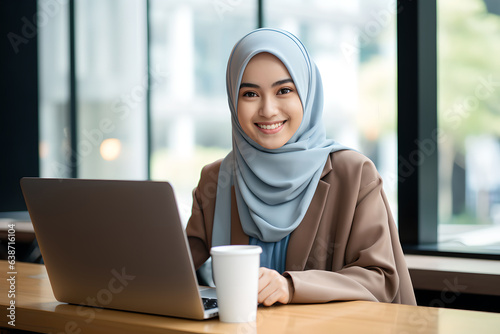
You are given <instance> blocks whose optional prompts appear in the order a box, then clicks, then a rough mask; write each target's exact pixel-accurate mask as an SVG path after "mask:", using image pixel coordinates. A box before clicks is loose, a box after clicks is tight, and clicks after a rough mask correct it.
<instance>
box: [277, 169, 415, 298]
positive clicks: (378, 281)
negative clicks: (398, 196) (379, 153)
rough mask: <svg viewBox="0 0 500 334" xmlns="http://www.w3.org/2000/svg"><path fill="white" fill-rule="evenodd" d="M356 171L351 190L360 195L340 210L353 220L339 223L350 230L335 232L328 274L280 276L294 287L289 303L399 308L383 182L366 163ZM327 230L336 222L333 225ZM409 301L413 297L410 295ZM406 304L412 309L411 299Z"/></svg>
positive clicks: (308, 272)
mask: <svg viewBox="0 0 500 334" xmlns="http://www.w3.org/2000/svg"><path fill="white" fill-rule="evenodd" d="M359 170H360V177H359V178H358V180H359V181H357V182H358V184H356V183H354V184H352V186H355V187H358V189H359V191H358V192H357V199H356V200H355V201H351V202H354V204H353V205H354V207H349V206H347V207H344V208H342V209H339V210H343V211H345V210H347V211H350V212H352V214H349V215H348V219H345V220H344V221H342V222H341V224H344V225H349V224H350V226H347V227H346V226H344V228H338V229H336V231H341V232H337V235H336V236H335V237H334V240H335V244H334V245H333V250H330V251H331V252H332V253H335V252H336V253H337V254H336V256H335V254H334V256H333V257H332V263H331V268H332V269H331V270H325V269H323V268H319V269H318V268H311V269H309V270H305V271H288V272H285V274H284V275H285V276H289V277H290V278H291V279H292V281H293V287H294V293H293V296H292V298H291V300H290V302H292V303H319V302H329V301H340V300H368V301H381V302H402V301H401V300H400V297H399V296H400V279H399V275H398V268H397V264H396V260H395V254H394V252H395V251H396V252H401V249H400V245H399V244H398V245H393V241H394V240H395V239H394V238H392V236H391V233H394V231H395V229H393V228H391V226H390V224H394V221H393V219H392V215H391V212H390V210H389V207H388V205H387V203H386V200H385V195H384V192H383V187H382V179H381V177H380V175H379V174H378V172H377V170H376V168H375V166H374V165H373V163H372V162H371V161H368V162H366V161H365V162H364V163H363V164H362V166H361V167H360V169H359ZM333 205H335V204H333ZM332 220H335V219H334V218H332ZM331 224H338V222H337V223H336V222H334V221H332V222H331ZM395 246H396V247H395ZM398 246H399V248H398ZM310 256H311V255H310ZM403 267H404V268H399V269H400V270H407V268H406V266H404V265H403ZM410 287H411V283H410ZM405 289H406V287H405ZM410 295H413V292H412V291H411V293H410ZM413 298H414V297H413ZM407 303H408V304H415V302H414V299H413V301H412V300H408V301H407Z"/></svg>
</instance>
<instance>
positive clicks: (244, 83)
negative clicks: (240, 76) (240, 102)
mask: <svg viewBox="0 0 500 334" xmlns="http://www.w3.org/2000/svg"><path fill="white" fill-rule="evenodd" d="M289 82H291V83H293V80H292V79H291V78H286V79H283V80H278V81H276V82H275V83H273V84H272V85H271V87H275V86H279V85H283V84H285V83H289ZM244 87H250V88H260V86H259V85H256V84H253V83H249V82H242V83H241V85H240V89H242V88H244Z"/></svg>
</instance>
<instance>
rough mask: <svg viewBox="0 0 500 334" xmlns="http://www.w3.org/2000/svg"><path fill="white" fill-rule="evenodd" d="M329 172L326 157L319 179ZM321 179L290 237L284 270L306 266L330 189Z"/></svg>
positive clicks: (301, 268)
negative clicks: (302, 216)
mask: <svg viewBox="0 0 500 334" xmlns="http://www.w3.org/2000/svg"><path fill="white" fill-rule="evenodd" d="M331 170H332V162H331V159H330V156H328V159H327V161H326V163H325V167H324V168H323V173H322V174H321V179H323V177H324V176H325V175H326V174H328V173H329V172H330V171H331ZM321 179H320V181H319V183H318V186H317V188H316V192H315V193H314V196H313V199H312V201H311V204H309V208H308V209H307V212H306V215H305V216H304V219H302V222H301V223H300V225H299V226H298V227H297V228H296V229H295V231H293V232H292V234H291V235H290V240H289V242H288V250H287V255H286V264H285V267H286V270H290V271H296V270H304V268H305V266H306V262H307V259H308V257H309V254H310V253H311V248H312V245H313V242H314V239H315V237H316V233H317V231H318V227H319V223H320V221H321V217H322V215H323V211H324V207H325V204H326V198H327V196H328V191H329V189H330V184H328V183H326V182H324V181H322V180H321Z"/></svg>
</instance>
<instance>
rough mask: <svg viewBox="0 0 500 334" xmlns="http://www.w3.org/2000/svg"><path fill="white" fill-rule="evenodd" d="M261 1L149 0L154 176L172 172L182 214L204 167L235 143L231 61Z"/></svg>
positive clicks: (184, 215)
mask: <svg viewBox="0 0 500 334" xmlns="http://www.w3.org/2000/svg"><path fill="white" fill-rule="evenodd" d="M255 5H256V1H227V2H226V1H221V2H217V1H215V2H214V1H203V0H189V1H166V0H151V2H150V13H149V14H150V26H151V42H150V43H151V47H150V52H151V112H152V119H153V122H152V123H153V129H152V131H153V132H152V135H153V137H152V138H153V139H152V157H151V169H152V171H151V177H152V179H155V180H168V181H170V182H171V183H172V184H173V187H174V189H175V192H176V194H177V197H178V204H179V206H180V208H181V215H182V218H183V219H187V218H188V217H189V215H190V212H191V203H192V198H191V197H192V191H193V189H194V188H195V187H196V185H197V183H198V180H199V177H200V171H201V168H202V167H203V166H204V165H206V164H208V163H211V162H213V161H215V160H217V159H219V158H223V157H224V156H225V155H226V154H227V153H228V152H229V151H230V150H231V119H230V114H229V109H228V105H227V98H226V86H225V74H226V63H227V59H228V57H229V53H230V52H231V49H232V47H233V45H234V43H236V41H237V40H238V39H239V38H241V37H242V36H243V35H244V34H246V33H247V32H249V31H250V30H252V29H254V28H255V27H256V24H257V19H256V13H257V9H256V7H255Z"/></svg>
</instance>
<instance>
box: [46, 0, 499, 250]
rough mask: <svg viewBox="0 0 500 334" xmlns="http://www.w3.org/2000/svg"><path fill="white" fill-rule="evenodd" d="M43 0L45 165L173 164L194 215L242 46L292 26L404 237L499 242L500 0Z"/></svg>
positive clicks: (81, 173)
mask: <svg viewBox="0 0 500 334" xmlns="http://www.w3.org/2000/svg"><path fill="white" fill-rule="evenodd" d="M38 4H39V8H40V10H41V11H46V12H48V13H49V14H51V15H49V16H50V17H51V19H50V20H48V21H46V22H45V23H44V24H43V26H40V27H39V38H40V43H39V44H40V45H39V50H40V93H41V94H40V119H41V120H40V131H41V138H40V158H41V175H42V176H55V177H71V176H76V177H82V178H83V177H84V178H121V179H145V178H151V179H153V180H168V181H171V182H172V184H173V185H174V189H175V191H176V193H177V195H178V200H179V204H180V207H181V214H182V218H183V220H184V221H186V220H187V218H188V217H189V214H190V208H191V192H192V189H193V188H194V187H195V186H196V184H197V182H198V179H199V175H200V170H201V168H202V166H204V165H206V164H207V163H210V162H213V161H215V160H217V159H219V158H223V157H224V156H225V155H226V154H227V153H228V152H229V151H230V150H231V122H230V117H229V111H228V106H227V98H226V92H225V70H226V62H227V59H228V57H229V53H230V51H231V48H232V46H233V45H234V43H235V42H236V41H237V40H238V39H239V38H240V37H241V36H243V35H244V34H245V33H247V32H248V31H250V30H252V29H254V28H256V27H258V26H268V27H276V28H283V29H286V30H289V31H291V32H292V33H294V34H296V35H297V36H298V37H299V38H300V39H301V40H302V41H303V42H304V43H305V44H306V46H307V48H308V50H309V51H310V52H311V55H312V57H313V59H314V60H315V62H316V63H317V65H318V67H319V69H320V72H321V74H322V78H323V84H324V92H325V109H324V115H323V116H324V120H325V125H326V129H327V135H328V137H330V138H333V139H335V140H337V141H339V142H341V143H343V144H345V145H348V146H350V147H352V148H354V149H357V150H359V151H361V152H362V153H364V154H366V155H367V156H369V157H370V158H371V159H372V160H373V161H374V162H375V164H376V165H377V168H378V169H379V171H380V173H381V175H382V177H383V179H384V187H385V191H386V193H387V195H388V198H389V201H390V204H391V208H392V210H393V213H394V216H395V217H396V218H397V217H399V222H398V224H399V227H400V233H401V236H402V238H401V239H402V241H403V243H404V244H408V245H410V246H415V247H416V248H420V249H426V247H427V249H431V248H432V249H433V250H438V251H443V250H444V251H457V249H458V248H460V250H459V251H460V252H482V253H484V250H487V252H490V253H493V254H498V253H499V252H500V249H499V248H500V247H499V244H500V242H499V240H498V239H496V236H497V235H500V232H498V228H499V227H498V226H499V219H500V176H499V175H500V174H499V173H498V172H496V169H498V168H497V167H496V166H497V165H498V164H499V163H500V141H499V136H500V134H499V130H498V129H500V124H499V123H500V116H499V115H500V110H498V105H500V104H499V103H498V102H500V101H499V97H498V96H500V95H499V94H497V93H498V92H497V89H498V86H499V82H500V77H497V76H496V73H499V71H498V70H499V68H498V67H499V65H498V62H497V61H495V55H497V54H498V53H499V52H498V51H500V50H499V48H500V47H499V45H500V43H499V42H500V41H499V40H498V39H499V37H498V36H500V34H499V30H500V23H499V22H500V21H499V18H498V14H499V13H500V10H499V8H498V7H499V6H498V5H497V4H496V2H495V1H491V0H466V1H462V2H460V4H457V3H455V2H453V1H451V0H436V1H418V2H416V1H411V0H408V1H404V0H401V1H398V2H394V1H390V0H358V1H347V2H338V1H337V2H332V1H319V0H318V1H311V2H308V3H307V4H304V3H303V2H301V1H298V0H291V1H289V2H287V5H286V6H283V5H282V3H281V2H278V1H276V0H267V1H264V0H261V1H224V0H222V1H211V2H210V1H209V2H207V1H202V0H186V1H173V0H138V1H133V2H128V1H123V0H122V1H120V0H100V1H98V0H86V1H70V2H69V4H68V3H66V2H64V3H61V4H59V3H58V8H55V7H54V3H53V2H52V1H49V0H40V1H39V2H38ZM48 9H50V10H48ZM71 50H74V52H71ZM71 77H74V80H70V78H71ZM68 82H71V85H70V86H69V87H68ZM396 105H397V107H396ZM397 110H398V112H397ZM396 126H397V127H398V130H397V131H396ZM75 134H76V137H75V138H73V137H72V135H75ZM438 134H439V135H438ZM427 140H431V141H433V142H432V145H433V146H432V145H431V146H432V147H430V148H429V150H426V149H427V148H428V147H427V146H425V144H426V143H427ZM438 152H439V154H438ZM75 171H76V174H75ZM438 200H439V201H438ZM437 203H439V205H438V204H437ZM438 242H441V244H440V245H438ZM463 246H465V248H464V247H463ZM478 249H481V250H478Z"/></svg>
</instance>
